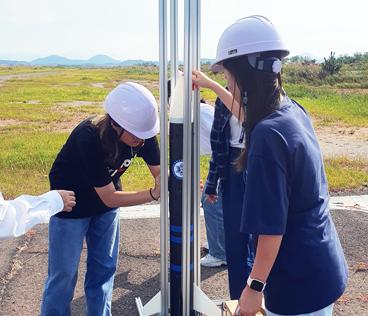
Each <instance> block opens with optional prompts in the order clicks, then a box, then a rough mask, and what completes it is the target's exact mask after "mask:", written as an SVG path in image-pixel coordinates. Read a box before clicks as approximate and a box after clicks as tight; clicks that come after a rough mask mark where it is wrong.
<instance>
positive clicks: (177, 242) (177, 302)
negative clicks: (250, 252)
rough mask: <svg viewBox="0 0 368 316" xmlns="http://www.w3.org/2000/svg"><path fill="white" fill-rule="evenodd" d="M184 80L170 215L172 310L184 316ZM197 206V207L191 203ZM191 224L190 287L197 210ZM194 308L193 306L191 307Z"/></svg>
mask: <svg viewBox="0 0 368 316" xmlns="http://www.w3.org/2000/svg"><path fill="white" fill-rule="evenodd" d="M183 127H184V77H183V76H182V75H179V76H178V78H177V82H176V86H175V88H174V89H173V91H172V96H171V102H170V112H169V145H170V149H169V155H170V158H169V165H170V171H169V179H170V180H169V214H170V302H171V303H170V305H171V306H170V307H171V308H170V310H171V314H170V315H171V316H184V315H182V303H183V302H182V293H181V289H182V275H181V272H182V243H183V239H182V231H183V229H182V228H183V227H182V212H183V189H182V188H183ZM191 199H192V198H191ZM191 205H193V203H191ZM190 218H191V222H190V224H191V225H190V244H191V245H190V248H189V249H191V251H190V284H193V262H194V255H193V247H192V246H193V233H194V227H193V218H194V217H193V208H191V216H190ZM191 305H192V304H191Z"/></svg>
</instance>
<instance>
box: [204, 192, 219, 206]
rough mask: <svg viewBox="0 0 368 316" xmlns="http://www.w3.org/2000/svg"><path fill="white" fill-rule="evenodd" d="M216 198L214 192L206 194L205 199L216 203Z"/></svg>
mask: <svg viewBox="0 0 368 316" xmlns="http://www.w3.org/2000/svg"><path fill="white" fill-rule="evenodd" d="M217 199H218V196H217V195H215V194H206V199H205V201H206V202H208V203H211V204H213V203H216V202H217Z"/></svg>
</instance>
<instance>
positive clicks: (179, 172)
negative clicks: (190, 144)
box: [172, 160, 183, 180]
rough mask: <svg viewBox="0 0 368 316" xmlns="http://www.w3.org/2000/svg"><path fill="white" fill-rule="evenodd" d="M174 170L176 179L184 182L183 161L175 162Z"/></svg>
mask: <svg viewBox="0 0 368 316" xmlns="http://www.w3.org/2000/svg"><path fill="white" fill-rule="evenodd" d="M172 169H173V170H172V171H173V174H174V176H175V178H176V179H178V180H183V161H182V160H177V161H175V162H174V164H173V167H172Z"/></svg>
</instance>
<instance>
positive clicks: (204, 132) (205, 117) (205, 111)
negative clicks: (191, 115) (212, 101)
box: [199, 103, 215, 155]
mask: <svg viewBox="0 0 368 316" xmlns="http://www.w3.org/2000/svg"><path fill="white" fill-rule="evenodd" d="M214 112H215V110H214V108H213V106H211V105H209V104H205V103H201V106H200V122H199V125H200V136H199V139H200V154H201V155H210V154H211V153H212V150H211V137H210V135H211V128H212V124H213V117H214Z"/></svg>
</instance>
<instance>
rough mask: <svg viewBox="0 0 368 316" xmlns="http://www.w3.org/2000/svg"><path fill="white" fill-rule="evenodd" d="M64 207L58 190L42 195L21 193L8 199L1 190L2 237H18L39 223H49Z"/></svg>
mask: <svg viewBox="0 0 368 316" xmlns="http://www.w3.org/2000/svg"><path fill="white" fill-rule="evenodd" d="M63 208H64V203H63V200H62V198H61V196H60V194H59V193H58V192H57V191H50V192H47V193H45V194H43V195H40V196H31V195H21V196H19V197H17V198H16V199H14V200H8V201H5V200H4V198H3V196H2V194H1V192H0V239H3V238H11V237H18V236H21V235H23V234H25V233H26V232H27V231H28V230H30V229H31V228H32V227H33V226H35V225H37V224H42V223H48V222H49V219H50V217H51V216H53V215H55V214H56V213H59V212H60V211H62V209H63Z"/></svg>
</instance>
